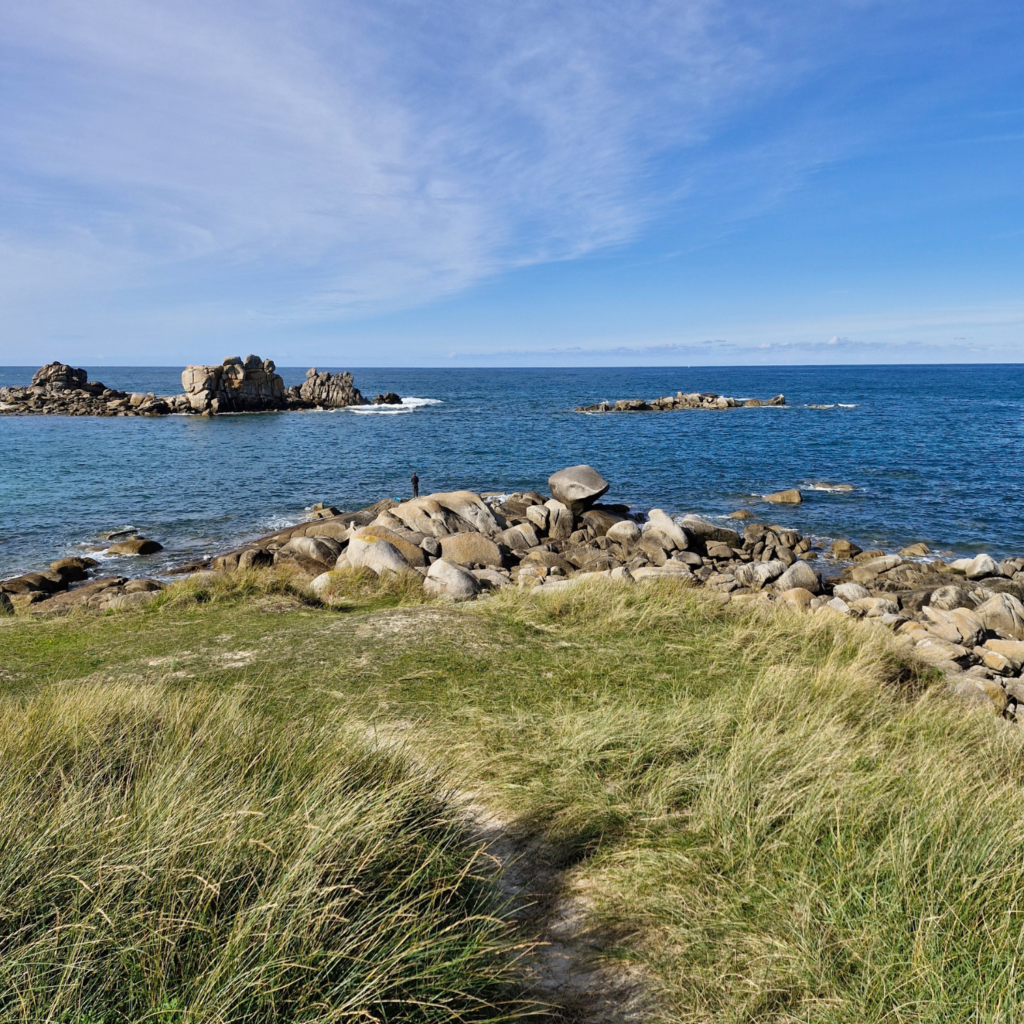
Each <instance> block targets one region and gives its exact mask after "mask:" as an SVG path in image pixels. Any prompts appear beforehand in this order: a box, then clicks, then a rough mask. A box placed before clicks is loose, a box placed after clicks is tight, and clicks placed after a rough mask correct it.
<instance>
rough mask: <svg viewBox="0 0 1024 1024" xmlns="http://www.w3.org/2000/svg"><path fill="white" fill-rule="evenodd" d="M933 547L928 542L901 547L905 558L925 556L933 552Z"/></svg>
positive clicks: (901, 552)
mask: <svg viewBox="0 0 1024 1024" xmlns="http://www.w3.org/2000/svg"><path fill="white" fill-rule="evenodd" d="M931 550H932V549H931V548H930V547H928V545H927V544H921V543H918V544H911V545H909V546H908V547H905V548H901V549H900V554H901V555H902V556H903V557H904V558H923V557H924V556H925V555H927V554H930V553H931Z"/></svg>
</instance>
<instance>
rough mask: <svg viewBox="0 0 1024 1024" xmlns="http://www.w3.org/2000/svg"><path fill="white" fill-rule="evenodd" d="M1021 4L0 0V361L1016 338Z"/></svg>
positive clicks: (901, 354) (847, 353)
mask: <svg viewBox="0 0 1024 1024" xmlns="http://www.w3.org/2000/svg"><path fill="white" fill-rule="evenodd" d="M1022 283H1024V5H1022V4H1020V3H1019V0H1015V2H1004V0H982V2H981V3H979V2H977V0H974V2H972V3H967V2H963V0H878V2H875V0H824V2H822V0H818V2H806V0H773V2H772V3H757V2H752V0H746V2H744V3H740V2H736V0H673V2H662V0H647V2H639V0H587V2H585V3H583V2H580V0H575V2H565V0H545V2H535V0H515V2H512V0H474V2H470V0H433V2H431V3H429V4H424V3H422V2H412V0H372V2H369V0H364V2H348V0H201V2H199V0H90V3H88V4H83V3H81V2H80V0H33V2H32V3H21V4H16V3H12V4H6V5H3V6H2V7H0V364H4V365H39V364H42V363H43V362H47V361H49V360H51V359H60V360H62V361H66V362H72V363H75V364H83V365H87V366H97V365H125V364H128V365H165V366H175V365H180V364H184V363H209V362H219V361H220V359H222V358H223V357H224V356H226V355H232V354H240V355H244V354H246V353H248V352H256V353H258V354H260V355H262V356H265V357H270V358H273V359H275V360H276V361H277V362H278V364H280V365H288V366H296V365H309V364H313V363H316V364H319V365H327V366H353V367H357V366H488V365H494V366H558V365H572V366H587V365H598V366H599V365H627V366H631V365H749V364H760V363H766V364H813V363H838V364H845V363H935V362H1020V361H1021V360H1022V359H1024V288H1022Z"/></svg>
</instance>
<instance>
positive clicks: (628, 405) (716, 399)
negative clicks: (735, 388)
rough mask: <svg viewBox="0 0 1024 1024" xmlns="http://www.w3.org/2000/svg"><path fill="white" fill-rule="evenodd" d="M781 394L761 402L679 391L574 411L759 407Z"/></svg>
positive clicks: (782, 398) (777, 400)
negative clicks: (660, 396)
mask: <svg viewBox="0 0 1024 1024" xmlns="http://www.w3.org/2000/svg"><path fill="white" fill-rule="evenodd" d="M785 404H786V397H785V395H776V396H775V397H774V398H768V399H765V400H764V401H761V399H759V398H748V399H745V400H744V399H740V398H728V397H727V396H725V395H718V394H715V392H713V391H693V392H690V393H689V394H684V393H683V392H682V391H678V392H676V394H675V395H666V396H665V397H664V398H654V399H651V401H646V400H645V399H643V398H620V399H619V400H618V401H617V402H598V403H597V404H596V405H578V406H577V407H576V410H575V411H576V412H664V411H665V410H667V409H738V408H746V409H752V408H759V407H760V406H762V405H785Z"/></svg>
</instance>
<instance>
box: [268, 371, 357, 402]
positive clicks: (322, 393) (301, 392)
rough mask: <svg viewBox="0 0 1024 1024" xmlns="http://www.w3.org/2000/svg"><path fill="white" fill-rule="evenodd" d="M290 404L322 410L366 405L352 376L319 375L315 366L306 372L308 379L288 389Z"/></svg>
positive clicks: (337, 374)
mask: <svg viewBox="0 0 1024 1024" xmlns="http://www.w3.org/2000/svg"><path fill="white" fill-rule="evenodd" d="M287 394H288V402H289V404H291V405H296V406H299V407H305V408H309V407H317V408H320V409H344V408H346V407H348V406H350V405H366V404H367V401H366V399H365V398H363V396H362V393H361V392H360V391H359V388H357V387H356V386H355V384H354V382H353V380H352V374H351V373H349V372H348V371H347V370H346V371H345V372H344V373H333V374H332V373H328V372H327V371H326V370H325V371H324V372H323V373H318V372H317V368H316V367H315V366H313V367H310V368H309V369H308V370H307V371H306V379H305V380H304V381H303V382H302V383H301V384H298V385H296V386H295V387H291V388H289V389H288V392H287Z"/></svg>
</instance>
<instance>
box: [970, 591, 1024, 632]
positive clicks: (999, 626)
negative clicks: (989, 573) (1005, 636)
mask: <svg viewBox="0 0 1024 1024" xmlns="http://www.w3.org/2000/svg"><path fill="white" fill-rule="evenodd" d="M974 614H975V615H977V617H978V618H979V619H981V621H982V623H984V626H985V628H986V629H990V630H992V632H994V633H997V632H1001V633H1009V634H1010V636H1012V637H1014V638H1016V639H1017V640H1024V605H1022V604H1021V603H1020V601H1018V600H1017V598H1015V597H1014V596H1013V595H1012V594H996V595H995V597H990V598H989V599H988V600H987V601H985V602H984V603H982V604H979V605H978V607H977V608H976V609H975V612H974Z"/></svg>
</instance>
